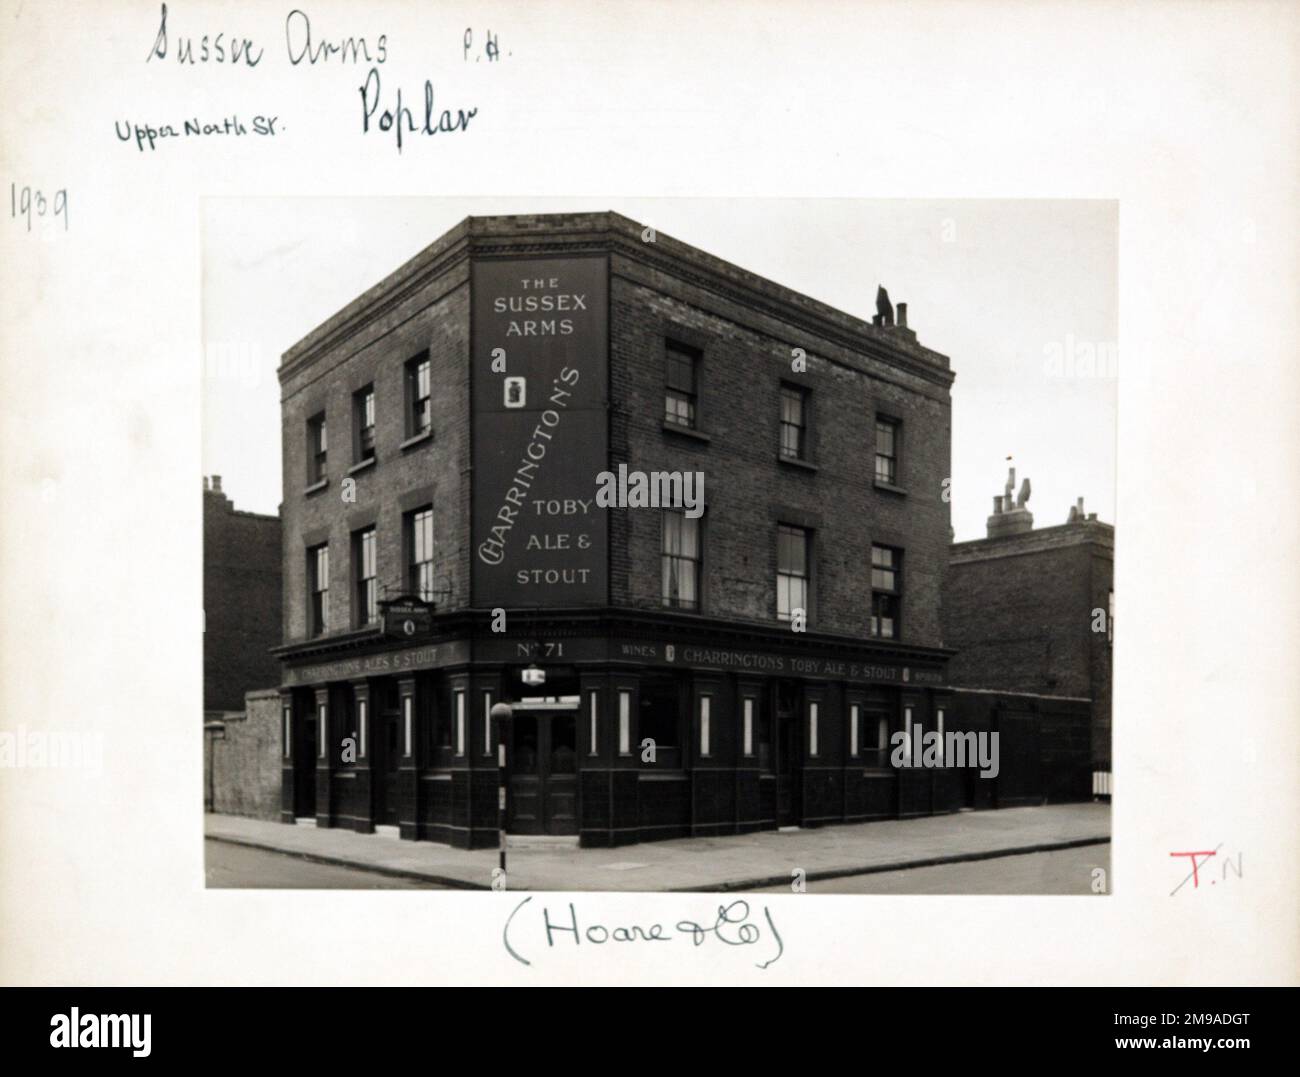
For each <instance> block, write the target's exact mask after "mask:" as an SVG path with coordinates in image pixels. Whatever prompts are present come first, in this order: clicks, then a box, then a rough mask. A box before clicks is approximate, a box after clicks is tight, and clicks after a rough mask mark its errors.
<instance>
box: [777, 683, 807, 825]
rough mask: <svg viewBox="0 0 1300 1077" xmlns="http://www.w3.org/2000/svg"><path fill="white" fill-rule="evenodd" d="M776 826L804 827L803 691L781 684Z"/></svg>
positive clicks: (778, 715) (790, 685)
mask: <svg viewBox="0 0 1300 1077" xmlns="http://www.w3.org/2000/svg"><path fill="white" fill-rule="evenodd" d="M775 747H776V825H777V826H800V825H802V823H803V811H802V808H801V805H802V801H803V797H802V796H801V794H800V788H799V781H800V776H801V774H802V771H803V737H802V725H801V723H800V721H799V690H798V688H797V687H795V686H794V685H793V684H790V683H788V682H785V681H780V682H778V683H777V686H776V745H775Z"/></svg>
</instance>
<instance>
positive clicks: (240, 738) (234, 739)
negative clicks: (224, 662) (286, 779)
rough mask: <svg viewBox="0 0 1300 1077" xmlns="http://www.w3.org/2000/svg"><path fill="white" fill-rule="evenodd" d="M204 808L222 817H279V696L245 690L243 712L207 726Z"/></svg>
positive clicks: (272, 693)
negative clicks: (246, 691) (222, 815)
mask: <svg viewBox="0 0 1300 1077" xmlns="http://www.w3.org/2000/svg"><path fill="white" fill-rule="evenodd" d="M203 749H204V759H203V764H204V773H205V775H206V796H205V801H206V804H205V807H206V808H207V810H209V811H215V812H219V813H221V814H224V815H248V816H252V817H253V818H255V819H271V820H275V819H279V817H280V781H281V774H280V756H281V751H282V744H281V735H280V694H279V692H278V691H276V690H269V691H268V690H262V691H257V692H249V693H248V695H247V696H246V697H245V701H244V709H243V710H242V711H236V712H232V713H226V714H223V715H221V716H220V717H219V718H216V719H215V720H209V721H208V722H207V723H206V724H205V730H204V738H203Z"/></svg>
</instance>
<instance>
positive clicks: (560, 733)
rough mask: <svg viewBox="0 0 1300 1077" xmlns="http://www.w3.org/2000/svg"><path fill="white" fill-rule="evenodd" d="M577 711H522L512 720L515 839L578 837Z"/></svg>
mask: <svg viewBox="0 0 1300 1077" xmlns="http://www.w3.org/2000/svg"><path fill="white" fill-rule="evenodd" d="M577 741H578V738H577V712H576V711H571V710H569V711H521V710H516V711H515V713H514V714H513V715H512V716H511V718H510V744H509V749H508V751H509V754H508V756H507V759H506V768H507V772H508V774H509V783H510V799H509V802H508V812H507V819H506V828H507V829H508V830H509V832H510V833H512V834H576V833H577V832H578V751H577V749H578V743H577Z"/></svg>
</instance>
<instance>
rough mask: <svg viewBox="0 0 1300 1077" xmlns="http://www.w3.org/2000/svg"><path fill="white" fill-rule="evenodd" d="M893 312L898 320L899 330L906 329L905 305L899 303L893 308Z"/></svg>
mask: <svg viewBox="0 0 1300 1077" xmlns="http://www.w3.org/2000/svg"><path fill="white" fill-rule="evenodd" d="M894 310H895V314H896V316H897V318H898V325H899V328H901V329H906V328H907V304H906V303H899V304H898V306H897V307H895V308H894Z"/></svg>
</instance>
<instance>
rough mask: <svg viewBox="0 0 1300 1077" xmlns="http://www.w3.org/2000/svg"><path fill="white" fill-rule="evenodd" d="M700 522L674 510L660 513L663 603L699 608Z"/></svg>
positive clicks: (689, 608) (685, 608)
mask: <svg viewBox="0 0 1300 1077" xmlns="http://www.w3.org/2000/svg"><path fill="white" fill-rule="evenodd" d="M700 561H701V556H700V521H699V520H698V519H691V518H690V517H689V516H687V515H686V514H685V513H684V512H682V511H680V510H678V509H664V511H663V553H662V562H663V603H664V605H665V606H674V607H676V608H677V609H684V610H694V609H699V607H700Z"/></svg>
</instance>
